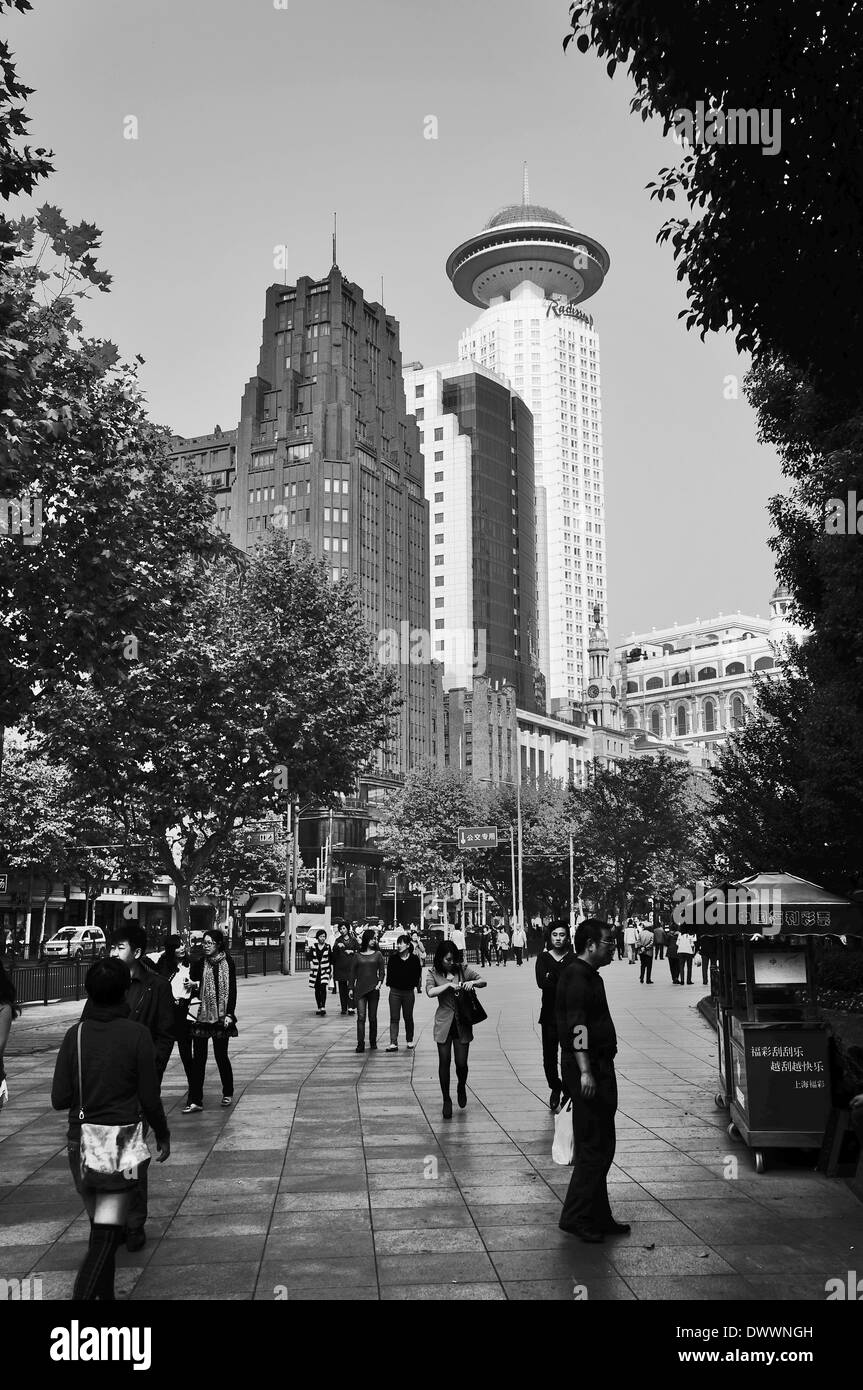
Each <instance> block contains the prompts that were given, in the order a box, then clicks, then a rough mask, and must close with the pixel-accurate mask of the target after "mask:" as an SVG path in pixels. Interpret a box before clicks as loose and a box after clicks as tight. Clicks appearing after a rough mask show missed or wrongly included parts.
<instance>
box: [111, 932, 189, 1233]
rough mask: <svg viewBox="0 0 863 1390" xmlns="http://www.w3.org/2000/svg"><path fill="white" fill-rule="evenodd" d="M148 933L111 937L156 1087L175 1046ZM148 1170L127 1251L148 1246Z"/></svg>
mask: <svg viewBox="0 0 863 1390" xmlns="http://www.w3.org/2000/svg"><path fill="white" fill-rule="evenodd" d="M146 949H147V933H146V932H145V931H144V928H143V927H139V926H138V923H137V922H126V923H124V924H123V926H122V927H117V928H116V929H115V930H114V931H113V932H112V933H111V955H112V956H114V957H115V958H116V959H117V960H122V961H125V962H126V964H127V965H128V967H129V973H130V974H131V976H132V981H131V984H130V985H129V989H128V992H127V994H126V1006H127V1008H128V1010H129V1018H131V1019H132V1021H133V1023H143V1025H144V1027H145V1028H148V1029H149V1031H150V1036H151V1038H152V1039H153V1049H154V1051H155V1053H156V1077H157V1079H158V1082H159V1086H160V1087H161V1085H162V1077H163V1076H164V1074H165V1068H166V1067H167V1065H168V1060H169V1058H170V1056H171V1049H172V1048H173V1046H174V1041H175V1034H174V1026H175V1025H174V996H173V994H172V992H171V985H170V982H169V981H168V980H166V979H164V978H163V976H161V975H160V974H159V973H158V971H157V970H156V969H155V967H154V966H152V965H151V964H150V962H149V961H148V960H147V958H146V956H145V954H144V953H145V951H146ZM145 1132H146V1130H145ZM146 1220H147V1170H146V1168H145V1169H144V1171H143V1172H142V1174H141V1176H140V1178H139V1179H138V1181H137V1182H136V1184H135V1186H134V1187H133V1188H132V1191H131V1194H130V1197H129V1209H128V1211H127V1213H126V1249H127V1250H131V1251H135V1250H141V1249H143V1247H144V1245H145V1244H146V1242H147V1236H146V1232H145V1231H144V1223H145V1222H146Z"/></svg>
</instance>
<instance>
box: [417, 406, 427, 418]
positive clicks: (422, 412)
mask: <svg viewBox="0 0 863 1390" xmlns="http://www.w3.org/2000/svg"><path fill="white" fill-rule="evenodd" d="M425 418H426V413H425V411H424V410H422V409H420V410H418V411H417V419H418V420H424V419H425Z"/></svg>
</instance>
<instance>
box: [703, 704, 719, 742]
mask: <svg viewBox="0 0 863 1390" xmlns="http://www.w3.org/2000/svg"><path fill="white" fill-rule="evenodd" d="M715 728H716V706H715V705H714V703H713V701H712V700H705V701H704V729H705V732H706V733H708V734H712V733H713V731H714V729H715Z"/></svg>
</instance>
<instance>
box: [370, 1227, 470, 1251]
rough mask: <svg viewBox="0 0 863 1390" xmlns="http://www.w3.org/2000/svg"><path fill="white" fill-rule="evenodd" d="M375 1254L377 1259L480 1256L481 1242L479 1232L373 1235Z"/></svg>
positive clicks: (389, 1233)
mask: <svg viewBox="0 0 863 1390" xmlns="http://www.w3.org/2000/svg"><path fill="white" fill-rule="evenodd" d="M374 1240H375V1254H376V1255H378V1256H380V1255H437V1254H443V1255H446V1254H449V1253H450V1252H452V1253H456V1252H458V1253H467V1252H470V1251H477V1252H480V1253H482V1251H483V1249H484V1242H483V1240H482V1238H481V1237H480V1235H479V1232H477V1231H475V1230H473V1229H472V1228H470V1229H459V1230H452V1229H447V1228H443V1229H440V1230H434V1231H427V1230H397V1231H378V1230H376V1231H375V1237H374Z"/></svg>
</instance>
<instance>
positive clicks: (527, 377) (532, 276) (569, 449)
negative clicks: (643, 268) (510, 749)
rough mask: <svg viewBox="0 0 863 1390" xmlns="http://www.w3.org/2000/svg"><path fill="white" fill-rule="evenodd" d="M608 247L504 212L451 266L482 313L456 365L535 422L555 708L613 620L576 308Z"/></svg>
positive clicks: (518, 212)
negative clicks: (594, 625) (469, 369)
mask: <svg viewBox="0 0 863 1390" xmlns="http://www.w3.org/2000/svg"><path fill="white" fill-rule="evenodd" d="M609 265H610V259H609V256H608V253H607V251H606V250H605V249H604V248H603V247H602V246H601V245H600V244H599V242H597V241H595V240H594V239H593V238H591V237H587V236H585V235H584V233H582V232H578V231H576V230H575V229H574V228H573V227H572V225H571V224H570V223H569V222H567V221H566V220H565V218H563V217H561V216H560V214H559V213H556V212H553V211H552V210H551V209H550V208H544V207H538V206H536V205H534V204H532V203H531V202H530V199H529V194H528V188H527V171H526V170H525V183H524V192H523V197H522V203H521V204H520V205H516V206H513V207H507V208H504V209H503V210H502V211H501V212H499V213H497V214H496V215H495V216H494V217H492V219H491V221H490V222H489V223H488V224H487V226H486V227H485V228H484V229H483V231H482V232H480V233H479V234H478V235H477V236H474V237H471V238H470V239H469V240H468V241H465V242H463V243H462V244H461V245H460V246H459V247H457V248H456V250H455V251H453V253H452V255H451V256H450V257H449V260H448V261H447V274H448V276H449V278H450V280H451V281H452V284H453V287H454V289H455V290H456V292H457V293H458V294H459V295H460V296H461V298H462V299H465V300H467V302H468V303H469V304H473V305H476V306H478V307H480V308H482V309H483V312H482V313H481V314H480V316H479V318H478V319H476V321H475V322H474V323H473V324H472V325H471V326H470V328H468V329H466V330H465V332H464V333H463V334H462V336H461V339H460V341H459V357H460V358H461V359H463V360H466V359H471V358H472V359H474V360H476V361H478V362H480V363H481V364H482V365H483V366H485V367H488V368H489V369H490V370H492V371H495V372H499V373H501V374H502V375H503V376H505V377H507V378H508V379H509V381H510V383H511V385H512V387H513V390H514V391H515V392H517V393H518V394H519V395H521V396H522V398H523V399H524V401H525V402H526V404H527V405H528V406H529V407H530V409H531V411H532V412H533V417H534V468H535V478H536V569H537V616H538V625H539V664H540V668H541V670H542V671H543V674H544V675H545V679H546V690H547V695H548V698H549V700H557V701H560V702H570V701H579V700H581V699H582V698H583V695H584V689H585V686H586V685H587V684H588V675H589V666H588V642H589V637H590V631H591V622H592V611H593V608H594V606H596V605H598V606H599V609H600V612H601V614H603V615H604V614H605V613H606V571H605V567H606V548H605V487H604V476H603V455H602V399H601V393H600V361H599V335H598V333H597V331H596V329H595V327H594V325H593V320H592V319H591V317H590V316H589V315H588V314H586V313H585V312H584V311H583V310H582V309H580V308H579V307H578V305H579V304H580V302H581V301H583V300H585V299H588V298H589V297H590V296H591V295H593V294H595V293H596V291H597V290H598V289H599V288H600V287H601V285H602V283H603V280H604V279H605V276H606V274H607V272H608V269H609Z"/></svg>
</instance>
